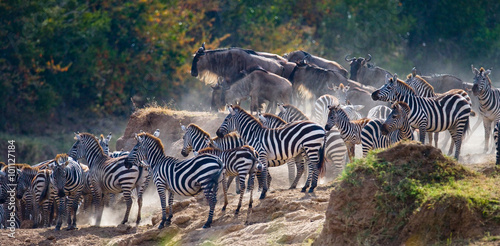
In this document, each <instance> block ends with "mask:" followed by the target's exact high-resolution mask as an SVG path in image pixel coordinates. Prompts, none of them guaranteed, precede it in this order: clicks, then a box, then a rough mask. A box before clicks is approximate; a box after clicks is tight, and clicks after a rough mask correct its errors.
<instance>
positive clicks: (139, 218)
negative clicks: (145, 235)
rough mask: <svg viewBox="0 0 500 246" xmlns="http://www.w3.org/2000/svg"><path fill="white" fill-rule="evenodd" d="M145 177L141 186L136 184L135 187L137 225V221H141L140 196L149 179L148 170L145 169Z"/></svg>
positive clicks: (136, 222)
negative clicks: (136, 186)
mask: <svg viewBox="0 0 500 246" xmlns="http://www.w3.org/2000/svg"><path fill="white" fill-rule="evenodd" d="M146 173H147V174H146V177H145V179H144V182H143V184H142V185H141V186H138V188H137V205H138V211H137V219H136V220H135V224H136V225H137V226H139V223H140V222H141V210H142V196H143V194H144V192H145V191H146V189H147V188H148V186H149V180H150V179H151V175H150V174H149V170H147V169H146Z"/></svg>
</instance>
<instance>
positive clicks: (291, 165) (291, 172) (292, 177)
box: [286, 159, 298, 189]
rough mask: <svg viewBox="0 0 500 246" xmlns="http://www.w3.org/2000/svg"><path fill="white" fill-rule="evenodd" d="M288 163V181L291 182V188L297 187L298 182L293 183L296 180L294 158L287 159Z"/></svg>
mask: <svg viewBox="0 0 500 246" xmlns="http://www.w3.org/2000/svg"><path fill="white" fill-rule="evenodd" d="M286 165H287V166H288V182H289V184H290V189H295V187H297V184H295V186H294V185H293V184H294V181H295V163H294V161H293V159H290V160H289V161H287V162H286ZM297 172H298V170H297Z"/></svg>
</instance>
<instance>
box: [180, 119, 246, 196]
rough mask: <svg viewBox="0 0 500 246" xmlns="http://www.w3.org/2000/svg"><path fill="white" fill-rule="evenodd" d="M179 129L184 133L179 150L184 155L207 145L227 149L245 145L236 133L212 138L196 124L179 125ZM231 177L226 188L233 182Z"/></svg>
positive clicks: (238, 188) (238, 190) (237, 187)
mask: <svg viewBox="0 0 500 246" xmlns="http://www.w3.org/2000/svg"><path fill="white" fill-rule="evenodd" d="M181 129H182V131H183V132H184V135H183V136H182V139H183V141H184V145H183V147H182V150H181V154H182V156H184V157H187V156H188V155H189V153H191V151H192V150H194V151H199V150H201V149H204V148H207V147H213V148H217V149H220V150H229V149H234V148H238V147H241V146H244V145H246V142H245V141H243V139H241V138H240V136H239V135H238V133H230V134H227V135H225V136H224V137H222V138H219V137H215V138H213V139H212V138H210V134H209V133H208V132H206V131H205V130H203V129H201V127H199V126H198V125H196V124H189V125H188V126H187V127H186V126H184V125H181ZM233 179H234V176H229V178H228V181H227V187H224V188H228V187H229V186H230V185H231V183H232V182H233ZM236 193H237V194H240V187H239V185H236Z"/></svg>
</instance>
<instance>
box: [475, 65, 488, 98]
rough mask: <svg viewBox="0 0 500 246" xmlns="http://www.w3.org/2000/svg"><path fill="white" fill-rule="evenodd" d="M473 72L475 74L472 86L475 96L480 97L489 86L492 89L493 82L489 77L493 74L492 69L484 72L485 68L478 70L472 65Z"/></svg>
mask: <svg viewBox="0 0 500 246" xmlns="http://www.w3.org/2000/svg"><path fill="white" fill-rule="evenodd" d="M471 68H472V72H473V73H474V80H473V82H474V85H473V86H472V92H473V93H474V95H476V96H478V95H479V94H481V92H483V91H484V90H485V89H486V88H487V87H488V86H489V87H491V80H490V78H489V77H488V75H489V74H490V73H491V69H488V70H484V68H481V69H479V70H478V69H477V68H474V65H471Z"/></svg>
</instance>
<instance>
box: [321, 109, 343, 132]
mask: <svg viewBox="0 0 500 246" xmlns="http://www.w3.org/2000/svg"><path fill="white" fill-rule="evenodd" d="M328 110H329V112H328V119H327V121H326V125H325V130H327V131H330V130H331V129H332V127H334V126H336V125H337V124H338V123H339V119H340V117H342V116H341V115H342V114H343V115H345V117H347V115H346V114H345V112H344V110H342V108H341V107H340V105H331V106H328Z"/></svg>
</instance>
